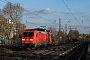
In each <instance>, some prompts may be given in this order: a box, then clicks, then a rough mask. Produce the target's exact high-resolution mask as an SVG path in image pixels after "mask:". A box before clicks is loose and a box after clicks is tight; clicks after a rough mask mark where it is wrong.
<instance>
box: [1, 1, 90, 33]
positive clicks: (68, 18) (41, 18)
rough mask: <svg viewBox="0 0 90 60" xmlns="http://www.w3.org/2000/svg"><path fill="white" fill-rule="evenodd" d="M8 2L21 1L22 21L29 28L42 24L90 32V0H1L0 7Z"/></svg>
mask: <svg viewBox="0 0 90 60" xmlns="http://www.w3.org/2000/svg"><path fill="white" fill-rule="evenodd" d="M7 2H12V3H13V4H15V3H20V4H21V6H22V7H23V8H24V10H25V12H24V13H23V17H22V21H21V22H22V23H23V24H25V25H26V27H27V28H36V27H40V26H46V27H53V28H56V29H57V30H58V27H59V19H61V28H62V30H65V24H67V30H68V31H69V29H70V27H71V28H72V29H77V30H78V31H79V32H80V33H89V32H90V0H0V9H3V7H4V6H5V4H6V3H7Z"/></svg>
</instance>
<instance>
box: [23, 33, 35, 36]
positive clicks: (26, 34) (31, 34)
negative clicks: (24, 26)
mask: <svg viewBox="0 0 90 60" xmlns="http://www.w3.org/2000/svg"><path fill="white" fill-rule="evenodd" d="M23 35H24V36H33V35H34V32H24V33H23Z"/></svg>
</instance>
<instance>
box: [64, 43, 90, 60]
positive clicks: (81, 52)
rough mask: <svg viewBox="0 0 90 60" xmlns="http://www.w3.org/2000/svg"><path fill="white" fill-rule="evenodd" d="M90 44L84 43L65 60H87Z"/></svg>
mask: <svg viewBox="0 0 90 60" xmlns="http://www.w3.org/2000/svg"><path fill="white" fill-rule="evenodd" d="M88 44H89V42H84V43H83V44H81V45H80V46H78V47H77V48H76V49H75V50H74V51H73V52H71V53H70V54H69V55H68V56H67V57H66V58H65V59H64V60H86V54H87V48H88Z"/></svg>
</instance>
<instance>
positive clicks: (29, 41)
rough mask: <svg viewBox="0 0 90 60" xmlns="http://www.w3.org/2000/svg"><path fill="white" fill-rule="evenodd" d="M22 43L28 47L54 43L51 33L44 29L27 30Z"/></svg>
mask: <svg viewBox="0 0 90 60" xmlns="http://www.w3.org/2000/svg"><path fill="white" fill-rule="evenodd" d="M21 43H22V44H24V45H25V46H27V47H37V46H47V45H48V44H51V43H52V39H51V34H50V31H49V30H46V29H42V28H35V29H25V30H24V31H23V35H22V40H21Z"/></svg>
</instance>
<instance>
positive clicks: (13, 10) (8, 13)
mask: <svg viewBox="0 0 90 60" xmlns="http://www.w3.org/2000/svg"><path fill="white" fill-rule="evenodd" d="M23 10H24V9H23V7H22V6H21V5H20V4H19V3H17V4H12V3H11V2H8V3H7V4H6V5H5V7H4V8H3V9H2V11H3V15H4V16H5V18H8V20H10V21H11V23H9V25H11V26H10V30H9V34H8V35H9V39H10V38H11V36H12V35H14V34H13V33H16V34H18V32H17V31H18V30H19V27H20V26H21V25H20V24H21V18H22V13H23ZM16 36H17V35H16Z"/></svg>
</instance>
